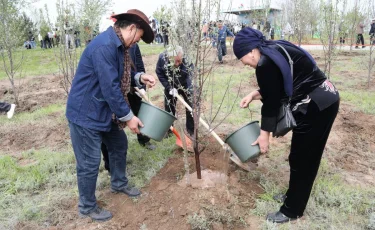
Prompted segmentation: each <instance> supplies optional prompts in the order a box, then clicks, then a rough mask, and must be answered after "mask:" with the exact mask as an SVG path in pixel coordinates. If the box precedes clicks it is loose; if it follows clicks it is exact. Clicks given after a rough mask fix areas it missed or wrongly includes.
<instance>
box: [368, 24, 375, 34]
mask: <svg viewBox="0 0 375 230" xmlns="http://www.w3.org/2000/svg"><path fill="white" fill-rule="evenodd" d="M371 34H372V35H374V34H375V23H372V24H371V29H370V33H369V35H371Z"/></svg>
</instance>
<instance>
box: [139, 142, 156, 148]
mask: <svg viewBox="0 0 375 230" xmlns="http://www.w3.org/2000/svg"><path fill="white" fill-rule="evenodd" d="M139 144H140V145H141V146H143V147H145V148H146V149H148V150H155V149H156V146H155V145H153V144H151V143H150V142H149V141H148V142H146V143H139Z"/></svg>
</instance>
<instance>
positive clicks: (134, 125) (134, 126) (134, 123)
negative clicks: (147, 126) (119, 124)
mask: <svg viewBox="0 0 375 230" xmlns="http://www.w3.org/2000/svg"><path fill="white" fill-rule="evenodd" d="M126 125H127V126H128V127H129V129H130V130H131V131H132V133H137V134H139V133H140V132H139V129H138V126H140V127H143V126H144V125H143V123H142V121H141V120H139V118H138V117H136V116H134V117H133V118H132V119H130V120H129V121H127V122H126Z"/></svg>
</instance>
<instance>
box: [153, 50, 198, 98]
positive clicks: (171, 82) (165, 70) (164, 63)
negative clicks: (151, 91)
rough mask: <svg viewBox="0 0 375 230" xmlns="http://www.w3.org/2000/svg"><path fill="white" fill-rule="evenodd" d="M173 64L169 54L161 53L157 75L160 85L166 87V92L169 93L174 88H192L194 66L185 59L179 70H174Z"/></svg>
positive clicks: (157, 65)
mask: <svg viewBox="0 0 375 230" xmlns="http://www.w3.org/2000/svg"><path fill="white" fill-rule="evenodd" d="M172 65H173V63H170V62H169V58H168V56H167V54H166V53H165V52H164V53H161V54H160V55H159V59H158V62H157V64H156V70H155V72H156V75H157V76H158V78H159V81H160V83H161V84H162V85H163V86H164V88H165V90H167V91H169V90H171V89H172V88H176V89H178V88H180V87H183V88H184V89H188V88H190V87H191V73H192V71H193V65H192V64H191V65H189V64H188V63H187V62H186V59H185V58H184V59H183V60H182V64H181V65H180V66H179V67H178V68H177V69H178V70H177V71H176V69H175V68H172Z"/></svg>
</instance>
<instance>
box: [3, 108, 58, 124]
mask: <svg viewBox="0 0 375 230" xmlns="http://www.w3.org/2000/svg"><path fill="white" fill-rule="evenodd" d="M63 111H65V105H63V104H52V105H49V106H47V107H43V108H40V109H37V110H35V111H34V112H31V113H30V112H22V113H15V114H14V116H13V118H12V119H6V117H4V116H2V117H1V118H0V120H1V124H2V125H5V126H9V125H17V124H21V123H33V122H37V121H38V120H41V119H45V118H46V116H48V115H50V114H53V113H57V112H63Z"/></svg>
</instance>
